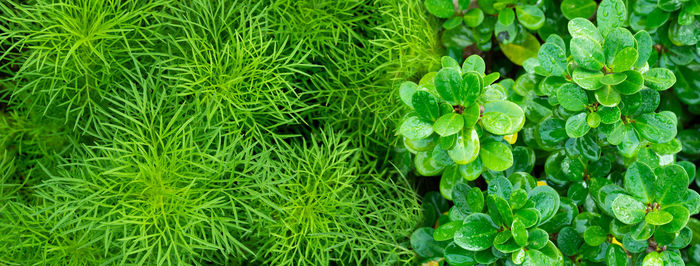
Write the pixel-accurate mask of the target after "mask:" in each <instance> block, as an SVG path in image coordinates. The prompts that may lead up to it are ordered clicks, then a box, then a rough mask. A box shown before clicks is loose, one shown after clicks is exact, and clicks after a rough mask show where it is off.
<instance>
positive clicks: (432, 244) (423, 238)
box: [411, 227, 444, 258]
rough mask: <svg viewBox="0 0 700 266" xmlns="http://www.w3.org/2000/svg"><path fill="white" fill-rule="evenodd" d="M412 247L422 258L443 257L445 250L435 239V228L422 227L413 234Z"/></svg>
mask: <svg viewBox="0 0 700 266" xmlns="http://www.w3.org/2000/svg"><path fill="white" fill-rule="evenodd" d="M411 247H412V248H413V250H414V251H416V253H417V254H418V256H421V257H426V258H430V257H436V256H442V254H443V252H444V249H443V248H442V246H440V244H439V243H438V242H437V241H435V240H434V239H433V228H430V227H421V228H418V229H417V230H416V231H413V234H411Z"/></svg>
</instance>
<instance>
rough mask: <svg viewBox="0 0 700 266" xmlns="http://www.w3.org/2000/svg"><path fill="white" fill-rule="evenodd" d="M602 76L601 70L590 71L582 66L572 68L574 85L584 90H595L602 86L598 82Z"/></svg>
mask: <svg viewBox="0 0 700 266" xmlns="http://www.w3.org/2000/svg"><path fill="white" fill-rule="evenodd" d="M603 77H604V74H603V72H601V71H590V70H586V69H583V68H576V69H574V73H573V74H572V78H573V80H574V82H576V85H579V86H580V87H581V88H584V89H586V90H597V89H598V88H600V87H601V86H603V83H601V82H600V80H601V79H602V78H603Z"/></svg>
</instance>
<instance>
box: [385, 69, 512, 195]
mask: <svg viewBox="0 0 700 266" xmlns="http://www.w3.org/2000/svg"><path fill="white" fill-rule="evenodd" d="M442 66H443V68H442V69H440V71H438V72H431V73H429V74H426V75H425V76H423V78H421V82H420V83H419V84H416V83H413V82H410V81H409V82H405V83H403V84H402V85H401V88H400V94H401V100H402V101H403V102H404V103H405V104H406V105H408V106H409V107H411V109H413V110H412V111H411V112H409V113H407V114H406V115H405V116H404V118H403V122H402V124H401V126H400V128H399V134H401V135H403V137H404V145H405V146H406V148H407V149H408V150H409V151H411V152H412V153H414V154H415V166H416V171H417V172H418V173H419V174H421V175H426V176H433V175H439V174H441V173H442V174H443V175H444V176H447V177H448V178H443V179H442V181H441V182H444V183H445V186H446V187H447V188H445V189H446V191H449V190H451V188H449V187H450V186H451V185H453V182H454V181H453V180H452V179H454V178H459V177H464V178H465V179H466V180H474V179H476V178H477V177H478V176H479V175H480V174H481V172H482V171H485V170H487V169H490V170H494V171H503V170H505V169H508V168H509V167H511V166H512V165H513V153H512V151H511V148H510V145H509V144H508V143H507V142H506V141H505V140H504V138H503V137H500V138H499V136H507V137H506V138H508V139H510V140H511V141H512V140H514V139H515V138H517V135H516V134H517V132H518V131H519V130H520V129H521V128H522V126H523V124H524V123H525V114H524V112H523V110H522V109H521V108H520V106H518V105H517V104H515V103H513V102H510V101H508V100H507V91H506V87H505V86H510V85H511V83H512V80H511V82H507V81H504V82H501V83H503V84H501V83H496V84H493V82H494V81H496V80H497V79H498V77H499V74H498V73H491V74H489V75H485V74H484V69H485V67H484V61H483V59H481V57H478V56H471V57H469V58H467V59H466V60H465V62H464V64H462V66H461V67H460V66H459V65H458V64H457V62H456V61H455V60H454V59H452V58H450V57H443V58H442ZM504 84H505V86H504ZM443 195H445V197H446V198H448V199H449V198H450V193H445V194H443Z"/></svg>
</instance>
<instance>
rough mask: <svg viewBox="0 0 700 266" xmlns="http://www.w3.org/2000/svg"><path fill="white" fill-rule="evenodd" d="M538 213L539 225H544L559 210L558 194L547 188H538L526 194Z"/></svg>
mask: <svg viewBox="0 0 700 266" xmlns="http://www.w3.org/2000/svg"><path fill="white" fill-rule="evenodd" d="M528 195H530V200H532V201H533V202H534V203H535V209H537V210H538V211H539V213H540V221H539V224H543V223H546V222H547V221H549V220H550V219H552V217H553V216H554V214H555V213H557V210H559V203H560V202H559V194H557V192H556V191H554V189H553V188H551V187H549V186H539V187H536V188H534V189H533V190H531V191H530V193H528Z"/></svg>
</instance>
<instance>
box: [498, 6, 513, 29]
mask: <svg viewBox="0 0 700 266" xmlns="http://www.w3.org/2000/svg"><path fill="white" fill-rule="evenodd" d="M513 21H515V13H514V12H513V9H512V8H504V9H503V10H501V12H498V22H500V23H501V24H503V25H506V26H508V25H510V24H513Z"/></svg>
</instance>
